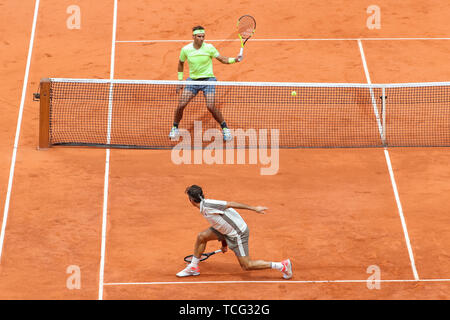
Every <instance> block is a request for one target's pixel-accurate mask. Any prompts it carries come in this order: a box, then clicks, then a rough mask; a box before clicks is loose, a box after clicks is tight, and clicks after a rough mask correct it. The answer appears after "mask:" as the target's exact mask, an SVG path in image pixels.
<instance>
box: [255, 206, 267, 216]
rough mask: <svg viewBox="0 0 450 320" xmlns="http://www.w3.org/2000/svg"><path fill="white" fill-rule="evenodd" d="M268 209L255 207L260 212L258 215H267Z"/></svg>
mask: <svg viewBox="0 0 450 320" xmlns="http://www.w3.org/2000/svg"><path fill="white" fill-rule="evenodd" d="M267 209H268V208H266V207H261V206H257V207H255V211H256V212H258V213H261V214H265V213H266V210H267Z"/></svg>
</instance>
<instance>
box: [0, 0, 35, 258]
mask: <svg viewBox="0 0 450 320" xmlns="http://www.w3.org/2000/svg"><path fill="white" fill-rule="evenodd" d="M38 12H39V0H36V2H35V5H34V16H33V26H32V28H31V37H30V43H29V46H28V57H27V65H26V68H25V76H24V78H23V86H22V97H21V98H20V108H19V116H18V119H17V127H16V136H15V138H14V147H13V153H12V157H11V167H10V169H9V180H8V189H7V192H6V200H5V207H4V210H3V222H2V230H1V232H0V263H1V259H2V253H3V242H4V240H5V232H6V223H7V222H8V213H9V203H10V200H11V190H12V185H13V180H14V170H15V166H16V157H17V148H18V146H19V138H20V129H21V127H22V117H23V109H24V104H25V97H26V93H27V85H28V76H29V74H30V65H31V56H32V55H33V45H34V35H35V33H36V22H37V18H38Z"/></svg>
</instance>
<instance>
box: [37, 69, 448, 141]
mask: <svg viewBox="0 0 450 320" xmlns="http://www.w3.org/2000/svg"><path fill="white" fill-rule="evenodd" d="M178 85H183V86H184V90H183V89H182V90H180V91H179V92H178V93H177V90H176V88H177V86H178ZM197 86H201V87H204V88H210V89H213V90H212V91H213V93H214V99H213V100H214V105H215V107H216V108H218V109H220V110H221V112H222V114H223V116H224V119H225V121H226V123H227V124H228V127H229V128H230V129H232V132H234V133H235V137H237V136H238V134H241V135H244V136H245V135H247V140H245V141H246V142H245V144H246V147H248V146H249V145H251V144H252V142H251V141H250V140H251V134H249V133H256V139H257V134H258V132H262V131H263V130H266V131H267V132H269V133H270V132H273V131H272V130H277V132H278V138H277V139H278V145H279V147H280V148H333V147H383V146H384V147H394V146H450V82H440V83H410V84H380V85H378V84H372V85H369V84H349V83H341V84H339V83H337V84H326V83H322V84H321V83H278V82H271V83H267V82H219V81H215V82H212V81H157V80H154V81H153V80H148V81H138V80H101V79H62V78H52V79H42V81H41V86H40V100H41V102H40V105H41V111H40V141H39V146H40V148H47V147H49V146H54V145H71V146H100V147H121V148H150V149H152V148H154V149H169V148H172V147H174V146H175V145H176V144H177V143H179V141H171V140H170V139H169V136H168V135H169V132H170V129H171V127H172V124H173V117H174V112H175V110H176V108H177V106H178V105H179V103H180V100H182V99H183V97H186V94H187V90H189V89H190V90H192V88H197ZM183 95H184V96H183ZM198 124H200V126H199V125H198ZM179 128H180V129H185V130H187V131H186V132H189V133H190V135H189V136H188V137H189V139H191V140H192V144H193V145H201V146H202V147H205V146H207V145H208V144H210V143H211V141H209V138H205V137H206V136H207V135H206V132H207V131H208V130H212V129H214V128H215V129H220V126H219V124H218V123H217V122H216V121H215V120H214V118H213V117H212V115H211V113H210V112H209V111H208V109H207V104H206V99H205V96H204V95H203V94H202V91H199V93H198V94H197V96H195V97H194V98H193V99H192V100H191V101H190V103H189V104H188V105H187V107H186V108H185V109H184V114H183V119H182V121H181V122H180V124H179ZM195 130H200V131H201V132H200V133H199V132H195ZM266 131H264V132H266ZM209 136H210V135H209ZM183 137H184V138H185V139H186V137H187V136H183ZM196 139H197V140H201V141H200V142H198V141H194V140H196ZM196 143H197V144H196Z"/></svg>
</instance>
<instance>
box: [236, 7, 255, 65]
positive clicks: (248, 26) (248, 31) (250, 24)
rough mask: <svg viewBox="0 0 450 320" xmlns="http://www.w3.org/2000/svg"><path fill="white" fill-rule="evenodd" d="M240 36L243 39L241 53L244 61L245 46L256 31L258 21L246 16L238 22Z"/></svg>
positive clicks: (240, 55)
mask: <svg viewBox="0 0 450 320" xmlns="http://www.w3.org/2000/svg"><path fill="white" fill-rule="evenodd" d="M237 26H238V35H239V39H241V50H240V51H239V57H240V60H242V59H243V54H244V45H245V43H246V42H247V41H248V39H250V38H251V36H252V35H253V33H255V29H256V20H255V18H253V17H252V16H250V15H248V14H247V15H244V16H242V17H240V18H239V20H238V24H237Z"/></svg>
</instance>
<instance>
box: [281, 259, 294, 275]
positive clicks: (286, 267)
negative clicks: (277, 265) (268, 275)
mask: <svg viewBox="0 0 450 320" xmlns="http://www.w3.org/2000/svg"><path fill="white" fill-rule="evenodd" d="M281 264H282V265H283V269H282V270H281V272H283V278H284V279H286V280H288V279H290V278H292V263H291V260H289V259H287V260H284V261H281Z"/></svg>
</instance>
